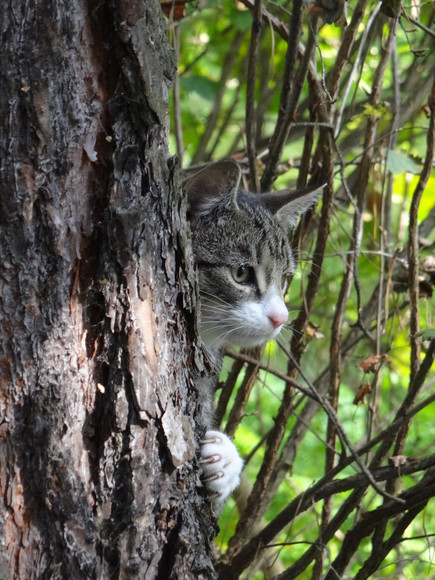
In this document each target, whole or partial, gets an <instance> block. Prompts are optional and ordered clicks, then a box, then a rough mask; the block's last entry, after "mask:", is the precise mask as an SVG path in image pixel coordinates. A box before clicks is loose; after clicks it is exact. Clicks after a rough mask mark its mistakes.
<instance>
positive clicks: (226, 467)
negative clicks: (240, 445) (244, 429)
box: [201, 431, 243, 511]
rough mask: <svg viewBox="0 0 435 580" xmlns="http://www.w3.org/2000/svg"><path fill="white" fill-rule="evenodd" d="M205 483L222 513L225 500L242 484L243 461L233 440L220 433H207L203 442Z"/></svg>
mask: <svg viewBox="0 0 435 580" xmlns="http://www.w3.org/2000/svg"><path fill="white" fill-rule="evenodd" d="M201 464H202V471H203V481H204V484H205V486H206V488H207V492H208V495H209V497H210V499H211V500H212V502H213V504H214V506H215V509H216V510H217V511H221V510H222V508H223V506H224V503H225V500H226V499H227V497H228V496H229V495H230V494H231V492H232V491H233V490H234V489H236V487H237V486H238V485H239V483H240V473H241V471H242V469H243V460H242V458H241V457H240V455H239V453H238V451H237V449H236V446H235V445H234V443H233V442H232V441H231V439H230V438H229V437H228V436H227V435H225V434H224V433H221V432H220V431H207V433H206V434H205V437H204V439H203V440H202V441H201Z"/></svg>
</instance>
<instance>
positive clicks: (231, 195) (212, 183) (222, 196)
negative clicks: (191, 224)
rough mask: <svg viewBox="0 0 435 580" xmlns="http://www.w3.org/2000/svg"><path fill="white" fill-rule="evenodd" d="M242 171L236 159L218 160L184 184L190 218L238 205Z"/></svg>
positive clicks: (235, 207)
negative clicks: (218, 208) (218, 207)
mask: <svg viewBox="0 0 435 580" xmlns="http://www.w3.org/2000/svg"><path fill="white" fill-rule="evenodd" d="M241 176H242V172H241V170H240V167H239V166H238V165H237V163H236V162H235V161H231V160H230V159H227V160H224V161H218V162H217V163H213V165H209V166H208V167H205V168H204V169H201V171H199V172H198V173H196V174H195V175H193V176H192V177H191V178H190V179H189V180H188V181H187V182H186V183H185V185H184V191H185V192H186V194H187V202H188V216H189V218H190V219H192V218H195V217H200V216H203V215H208V214H209V213H210V211H212V210H213V208H215V207H217V206H219V205H220V206H224V207H228V208H231V207H233V208H234V209H238V207H237V201H236V197H237V192H238V190H239V185H240V179H241Z"/></svg>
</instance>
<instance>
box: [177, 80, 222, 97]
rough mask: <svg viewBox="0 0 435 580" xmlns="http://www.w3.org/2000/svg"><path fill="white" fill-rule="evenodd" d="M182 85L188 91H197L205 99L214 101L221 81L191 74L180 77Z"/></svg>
mask: <svg viewBox="0 0 435 580" xmlns="http://www.w3.org/2000/svg"><path fill="white" fill-rule="evenodd" d="M180 85H181V87H182V88H183V89H184V90H185V91H187V92H188V93H191V92H193V93H197V94H198V95H200V96H201V97H202V98H203V99H207V100H208V101H214V100H215V98H216V93H217V91H218V88H219V83H218V82H216V81H212V80H210V79H208V78H206V77H201V76H198V75H190V76H188V77H181V79H180Z"/></svg>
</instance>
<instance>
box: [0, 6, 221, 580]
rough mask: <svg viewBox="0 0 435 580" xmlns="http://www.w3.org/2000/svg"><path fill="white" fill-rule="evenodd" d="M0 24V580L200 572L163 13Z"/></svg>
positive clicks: (205, 521) (189, 275) (192, 356)
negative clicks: (169, 136) (169, 129)
mask: <svg viewBox="0 0 435 580" xmlns="http://www.w3.org/2000/svg"><path fill="white" fill-rule="evenodd" d="M0 26H1V41H0V42H1V52H2V57H3V59H2V68H1V72H0V74H1V86H2V90H1V91H0V112H1V123H0V148H1V153H0V167H1V171H0V328H1V330H0V333H1V334H0V389H1V391H0V393H1V395H0V407H1V411H0V413H1V425H0V489H1V498H2V499H1V501H0V525H1V527H2V530H3V532H2V539H3V541H2V542H1V544H0V577H1V578H7V577H11V578H41V577H44V578H51V577H55V578H128V577H135V576H138V577H141V578H145V577H146V578H153V577H160V578H198V577H201V575H203V576H204V577H207V578H212V577H213V575H214V572H213V567H212V564H211V556H210V542H211V539H212V537H213V535H214V524H213V520H212V516H211V514H210V510H209V509H204V507H205V504H204V500H203V498H202V496H201V494H200V493H199V494H198V487H199V479H198V469H197V455H196V454H197V445H198V439H199V436H200V434H201V431H200V429H198V428H197V425H196V422H195V418H196V417H198V416H199V410H200V409H199V405H198V403H197V400H198V393H197V392H196V389H195V386H194V382H193V375H194V373H203V374H204V373H206V370H205V369H204V368H203V366H202V359H201V353H200V352H197V351H196V350H195V346H194V339H195V333H194V329H195V323H194V310H195V303H194V301H195V294H194V293H193V298H192V288H193V286H194V276H193V272H192V268H191V265H190V264H191V262H190V254H189V249H188V248H189V244H188V234H187V233H186V231H185V229H183V228H184V223H185V222H184V206H183V202H182V201H181V199H180V195H179V190H180V188H179V183H178V178H177V175H178V174H177V167H176V164H175V163H174V162H173V160H171V159H170V157H169V154H168V150H167V136H168V127H167V96H168V90H169V87H170V83H171V82H172V78H173V75H174V61H173V55H172V51H171V49H170V47H169V45H168V42H167V34H166V24H165V22H164V20H163V17H162V15H161V13H160V5H159V3H158V2H157V0H152V1H150V0H133V1H130V0H129V1H128V2H126V1H122V0H113V1H112V2H94V1H86V2H85V1H84V2H81V3H74V2H73V3H69V2H65V1H63V2H62V1H59V2H50V1H48V0H39V1H38V0H34V1H31V2H23V1H19V2H12V1H9V2H8V3H7V5H6V6H3V13H2V18H1V22H0ZM185 256H187V259H185Z"/></svg>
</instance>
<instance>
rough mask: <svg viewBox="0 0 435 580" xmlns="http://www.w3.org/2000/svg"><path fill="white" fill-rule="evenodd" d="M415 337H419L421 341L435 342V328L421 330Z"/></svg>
mask: <svg viewBox="0 0 435 580" xmlns="http://www.w3.org/2000/svg"><path fill="white" fill-rule="evenodd" d="M417 336H421V338H422V339H423V340H435V328H427V329H426V330H422V331H421V332H419V333H418V334H417Z"/></svg>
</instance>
